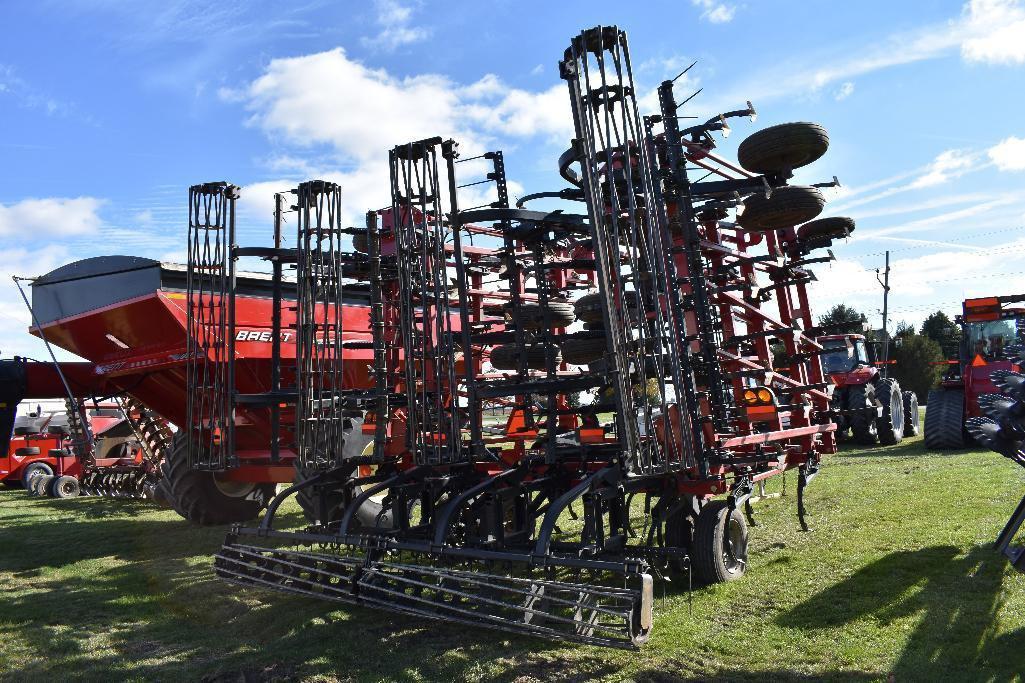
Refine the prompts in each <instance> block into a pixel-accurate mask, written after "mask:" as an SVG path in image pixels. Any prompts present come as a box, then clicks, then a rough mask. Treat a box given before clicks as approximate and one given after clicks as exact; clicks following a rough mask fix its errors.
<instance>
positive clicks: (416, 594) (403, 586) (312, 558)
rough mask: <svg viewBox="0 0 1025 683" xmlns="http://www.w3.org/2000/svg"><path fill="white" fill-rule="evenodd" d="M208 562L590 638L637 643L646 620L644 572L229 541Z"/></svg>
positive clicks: (325, 593) (376, 600) (358, 596)
mask: <svg viewBox="0 0 1025 683" xmlns="http://www.w3.org/2000/svg"><path fill="white" fill-rule="evenodd" d="M214 566H215V568H216V571H217V574H218V575H219V576H221V577H222V578H225V579H227V580H229V581H232V582H234V583H239V584H242V585H256V586H263V587H267V588H274V589H276V590H283V591H286V592H291V593H297V594H301V595H307V596H311V597H319V598H322V599H327V600H334V601H338V602H346V603H352V604H363V605H372V606H377V607H381V608H384V609H387V610H391V611H395V612H401V613H404V614H410V615H414V616H417V617H423V618H428V619H441V620H444V621H449V622H455V623H461V624H466V625H469V626H476V627H485V628H493V629H498V630H503V631H511V632H514V633H525V634H530V635H538V636H544V637H548V638H554V639H559V640H567V641H572V642H579V643H587V644H591V645H603V646H607V647H619V648H630V647H636V646H639V645H641V644H643V643H644V641H645V640H647V634H648V632H649V630H650V627H651V609H652V584H651V581H650V578H648V579H646V580H645V581H644V582H642V584H641V586H640V587H639V588H636V589H628V588H616V587H610V586H600V585H595V584H585V583H569V582H564V581H553V580H535V579H526V578H518V577H511V576H501V575H493V574H485V573H482V572H475V571H462V570H457V569H452V568H450V567H431V566H428V565H423V564H403V563H397V562H381V561H368V560H367V559H365V558H357V557H339V556H336V555H329V554H324V553H313V552H302V551H292V550H271V549H268V548H264V547H258V546H250V545H241V544H230V543H229V544H226V545H225V547H224V548H223V549H222V550H221V552H220V553H219V554H218V555H217V556H216V558H215V563H214Z"/></svg>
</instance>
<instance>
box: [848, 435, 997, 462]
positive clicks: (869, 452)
mask: <svg viewBox="0 0 1025 683" xmlns="http://www.w3.org/2000/svg"><path fill="white" fill-rule="evenodd" d="M980 450H982V449H981V448H980V447H977V446H969V447H967V448H959V449H957V450H953V451H931V450H927V449H926V447H925V443H924V442H923V441H922V440H921V439H915V440H914V441H902V442H901V443H899V444H898V445H896V446H857V445H852V444H850V443H845V444H842V445H841V446H840V450H839V451H838V452H837V454H836V457H840V458H907V457H912V456H919V455H930V456H948V457H957V456H961V455H967V454H969V453H978V452H979V451H980Z"/></svg>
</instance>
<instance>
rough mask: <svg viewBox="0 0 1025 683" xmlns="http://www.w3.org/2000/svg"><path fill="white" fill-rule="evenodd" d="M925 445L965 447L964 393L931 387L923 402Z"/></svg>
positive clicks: (944, 448) (945, 447)
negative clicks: (926, 398)
mask: <svg viewBox="0 0 1025 683" xmlns="http://www.w3.org/2000/svg"><path fill="white" fill-rule="evenodd" d="M925 447H926V448H929V449H932V450H948V449H954V448H964V447H965V434H964V393H963V391H961V390H956V389H933V390H932V391H930V392H929V399H928V401H927V402H926V404H925Z"/></svg>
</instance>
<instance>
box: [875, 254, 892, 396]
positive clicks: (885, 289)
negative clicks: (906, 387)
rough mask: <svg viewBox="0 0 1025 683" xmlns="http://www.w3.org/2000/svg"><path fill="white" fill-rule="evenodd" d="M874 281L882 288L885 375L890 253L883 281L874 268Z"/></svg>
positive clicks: (884, 372) (888, 340) (883, 370)
mask: <svg viewBox="0 0 1025 683" xmlns="http://www.w3.org/2000/svg"><path fill="white" fill-rule="evenodd" d="M876 281H877V282H878V283H879V284H880V285H882V286H883V358H882V360H883V366H882V373H883V375H884V376H885V375H886V374H887V373H886V361H888V360H889V359H890V333H889V332H888V331H887V325H888V322H887V317H888V315H889V306H888V304H889V302H890V252H889V250H887V252H886V269H885V270H884V271H883V279H882V280H880V279H879V269H878V268H876Z"/></svg>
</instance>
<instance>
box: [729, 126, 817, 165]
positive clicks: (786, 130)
mask: <svg viewBox="0 0 1025 683" xmlns="http://www.w3.org/2000/svg"><path fill="white" fill-rule="evenodd" d="M827 149H829V134H828V133H827V132H826V129H825V128H823V127H822V126H820V125H819V124H817V123H804V122H797V123H781V124H779V125H778V126H770V127H768V128H764V129H762V130H760V131H758V132H756V133H752V134H751V135H749V136H748V137H747V138H746V139H745V140H744V141H743V142H741V143H740V146H739V147H737V161H739V162H740V165H741V166H743V167H744V168H745V169H746V170H748V171H751V172H752V173H779V172H782V171H789V170H792V169H795V168H800V167H802V166H807V165H808V164H810V163H812V162H814V161H816V160H818V159H819V158H820V157H821V156H822V155H823V154H825V153H826V150H827Z"/></svg>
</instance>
